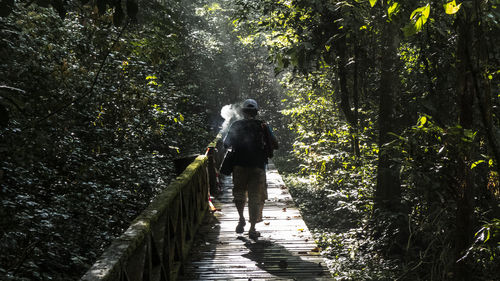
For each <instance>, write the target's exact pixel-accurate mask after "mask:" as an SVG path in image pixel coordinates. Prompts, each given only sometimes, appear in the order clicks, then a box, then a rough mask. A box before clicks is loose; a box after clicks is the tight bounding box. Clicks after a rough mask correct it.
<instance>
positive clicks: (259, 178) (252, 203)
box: [248, 168, 266, 239]
mask: <svg viewBox="0 0 500 281" xmlns="http://www.w3.org/2000/svg"><path fill="white" fill-rule="evenodd" d="M249 180H250V182H249V184H248V214H249V217H250V230H249V231H248V236H249V237H250V238H252V239H255V238H257V237H259V236H260V233H259V232H258V231H257V230H256V229H255V225H256V224H257V223H258V222H261V221H262V209H263V208H264V201H265V187H266V172H265V170H262V169H258V168H255V169H253V170H252V173H251V176H250V177H249Z"/></svg>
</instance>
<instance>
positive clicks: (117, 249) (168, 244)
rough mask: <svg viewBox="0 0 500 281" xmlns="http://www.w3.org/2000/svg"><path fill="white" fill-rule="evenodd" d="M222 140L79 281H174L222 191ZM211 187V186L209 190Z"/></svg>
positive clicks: (186, 170) (214, 143) (152, 206)
mask: <svg viewBox="0 0 500 281" xmlns="http://www.w3.org/2000/svg"><path fill="white" fill-rule="evenodd" d="M220 143H221V142H220V137H218V138H217V139H216V140H214V141H213V142H212V143H211V144H210V145H209V147H208V149H207V153H206V155H200V156H198V157H197V158H196V159H195V160H194V161H193V162H192V163H191V164H190V165H189V166H188V167H187V168H186V169H185V170H184V172H183V173H182V174H181V175H180V176H178V177H177V178H176V180H175V181H174V182H172V183H171V184H170V185H169V186H168V187H167V188H166V189H165V190H164V191H163V192H162V193H161V194H160V195H158V196H157V197H156V198H155V199H154V201H153V202H152V203H151V204H150V205H149V206H148V208H147V209H146V210H144V211H143V212H142V213H141V214H140V215H139V216H138V217H137V218H136V219H135V220H134V221H133V222H132V223H131V224H130V227H129V228H128V229H127V230H126V231H125V232H124V233H123V235H121V236H120V237H119V238H117V239H116V240H114V241H113V242H112V244H111V245H110V246H109V248H108V249H106V251H105V252H104V253H103V254H102V256H101V257H100V258H99V259H98V261H97V262H96V263H95V264H94V265H93V266H92V267H91V268H90V269H89V270H88V271H87V273H85V275H84V276H83V277H82V278H81V281H91V280H92V281H97V280H99V281H108V280H110V281H111V280H112V281H136V280H145V281H156V280H175V279H176V278H177V276H178V274H179V272H180V270H182V262H183V261H184V259H185V258H186V256H187V254H188V253H189V250H190V247H191V244H192V241H193V238H194V235H195V234H196V230H197V228H198V226H199V225H200V223H201V221H202V219H203V217H204V215H205V214H206V212H207V210H208V206H209V203H208V199H209V190H213V191H216V190H217V189H218V185H217V179H216V178H215V176H216V173H217V172H216V169H215V168H216V167H218V163H220V159H221V156H220V154H221V153H222V152H223V151H222V149H221V150H218V149H217V147H218V146H219V147H220V145H221V144H220ZM211 183H212V184H213V185H211Z"/></svg>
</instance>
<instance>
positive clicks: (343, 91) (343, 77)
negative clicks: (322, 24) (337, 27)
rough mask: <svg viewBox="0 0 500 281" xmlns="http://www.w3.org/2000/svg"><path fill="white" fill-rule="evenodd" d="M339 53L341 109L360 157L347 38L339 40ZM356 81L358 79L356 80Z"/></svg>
mask: <svg viewBox="0 0 500 281" xmlns="http://www.w3.org/2000/svg"><path fill="white" fill-rule="evenodd" d="M336 50H337V52H338V56H339V62H338V77H339V83H340V108H341V110H342V113H344V116H345V118H346V120H347V123H349V126H350V129H349V132H350V134H351V135H352V140H351V144H352V151H353V153H354V154H355V155H356V156H359V141H358V137H357V133H358V118H357V96H356V97H355V98H354V99H355V104H356V111H355V112H353V111H352V109H351V102H350V99H349V87H348V83H347V82H348V75H349V73H348V70H347V61H348V58H349V53H348V52H347V42H346V38H345V36H342V37H340V38H339V40H338V42H337V49H336ZM354 75H356V73H354ZM354 79H356V78H354ZM353 84H354V86H353V88H354V87H357V85H356V83H353ZM353 92H354V93H355V94H356V95H357V90H356V89H354V90H353Z"/></svg>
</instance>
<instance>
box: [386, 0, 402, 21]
mask: <svg viewBox="0 0 500 281" xmlns="http://www.w3.org/2000/svg"><path fill="white" fill-rule="evenodd" d="M398 12H399V3H398V2H394V3H392V5H391V6H390V7H389V8H388V9H387V14H388V15H389V18H391V16H392V15H393V14H394V15H395V14H397V13H398Z"/></svg>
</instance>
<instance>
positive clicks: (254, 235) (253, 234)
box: [248, 230, 260, 240]
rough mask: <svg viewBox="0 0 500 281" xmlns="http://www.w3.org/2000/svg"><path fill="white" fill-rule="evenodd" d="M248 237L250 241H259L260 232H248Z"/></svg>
mask: <svg viewBox="0 0 500 281" xmlns="http://www.w3.org/2000/svg"><path fill="white" fill-rule="evenodd" d="M248 237H250V239H252V240H257V238H259V237H260V232H258V231H257V230H250V231H249V232H248Z"/></svg>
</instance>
